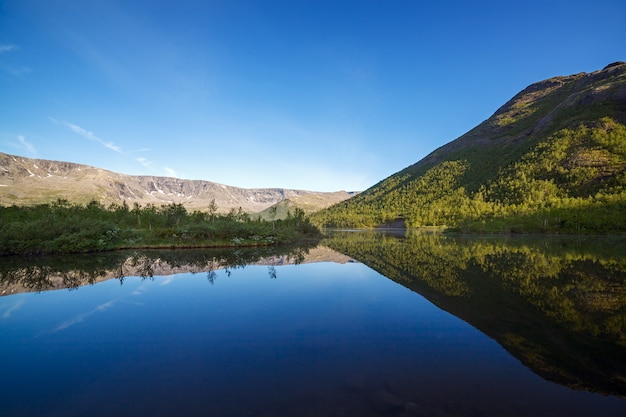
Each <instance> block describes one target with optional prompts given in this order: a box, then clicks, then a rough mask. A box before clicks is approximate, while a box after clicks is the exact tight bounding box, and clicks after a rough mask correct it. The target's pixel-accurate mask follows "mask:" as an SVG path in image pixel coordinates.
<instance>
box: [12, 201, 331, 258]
mask: <svg viewBox="0 0 626 417" xmlns="http://www.w3.org/2000/svg"><path fill="white" fill-rule="evenodd" d="M318 234H319V231H318V229H317V228H316V227H315V226H313V225H311V223H310V222H309V220H308V218H307V217H306V216H305V215H304V212H302V211H301V210H297V209H296V210H295V213H294V214H293V215H290V216H288V218H287V219H285V220H276V221H273V222H270V221H263V220H260V219H252V218H251V217H250V216H249V215H248V214H247V213H244V212H243V211H242V210H239V211H235V210H231V211H230V212H229V213H228V214H218V213H217V209H216V208H214V209H213V210H210V211H209V212H198V211H195V212H191V213H190V212H188V211H187V210H186V209H185V207H183V206H182V205H180V204H170V205H167V206H160V207H157V206H153V205H148V206H145V207H142V206H139V205H135V206H134V207H133V208H130V207H129V206H128V205H126V204H122V205H111V206H109V207H103V206H102V205H100V204H99V203H97V202H91V203H89V204H87V205H80V204H71V203H69V202H67V201H64V200H59V201H57V202H55V203H52V204H41V205H37V206H32V207H18V206H12V207H0V254H2V255H12V254H34V253H77V252H96V251H106V250H114V249H122V248H126V249H128V248H179V247H180V248H183V247H185V248H190V247H228V246H268V245H275V244H284V243H290V242H294V241H298V240H303V239H309V238H313V237H316V236H317V235H318Z"/></svg>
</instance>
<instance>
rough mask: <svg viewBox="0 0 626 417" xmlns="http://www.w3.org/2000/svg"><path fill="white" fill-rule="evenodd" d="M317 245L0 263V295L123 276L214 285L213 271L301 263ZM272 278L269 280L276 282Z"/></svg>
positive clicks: (18, 259) (5, 260)
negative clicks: (198, 276) (203, 275)
mask: <svg viewBox="0 0 626 417" xmlns="http://www.w3.org/2000/svg"><path fill="white" fill-rule="evenodd" d="M315 246H316V243H311V244H309V245H305V246H298V247H294V246H269V247H253V248H238V249H235V250H233V249H230V248H223V249H203V250H197V249H178V250H147V251H141V252H139V251H136V252H128V251H116V252H110V253H99V254H92V255H64V256H45V257H3V259H2V261H3V262H2V263H0V293H3V294H5V295H7V294H11V293H14V292H24V291H46V290H50V289H57V288H70V289H72V288H78V287H80V286H82V285H88V284H94V283H96V282H98V281H102V280H106V279H110V278H115V279H118V280H119V281H120V283H121V284H123V282H124V278H125V277H126V276H139V277H141V278H143V279H151V278H153V277H154V276H155V275H158V274H159V273H165V272H167V273H173V271H177V272H204V271H206V272H207V279H208V281H209V282H210V283H211V284H213V283H214V282H215V279H216V278H217V274H216V272H215V271H217V270H224V272H225V274H226V275H227V276H230V274H231V273H232V271H233V270H235V269H238V268H245V266H246V265H249V264H252V263H257V262H260V261H262V260H264V259H277V258H280V259H283V261H284V262H293V263H296V264H298V263H300V262H302V260H303V259H304V256H305V255H306V254H307V253H308V251H309V249H311V248H312V247H315ZM275 275H276V274H274V276H273V277H272V278H275V277H276V276H275Z"/></svg>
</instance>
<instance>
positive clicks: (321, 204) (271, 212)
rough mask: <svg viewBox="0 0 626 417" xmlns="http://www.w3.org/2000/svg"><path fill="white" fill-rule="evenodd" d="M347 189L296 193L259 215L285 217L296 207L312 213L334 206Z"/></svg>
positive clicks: (343, 198)
mask: <svg viewBox="0 0 626 417" xmlns="http://www.w3.org/2000/svg"><path fill="white" fill-rule="evenodd" d="M345 194H346V192H345V191H337V192H335V193H327V194H301V195H294V196H292V197H289V198H285V199H284V200H281V201H279V202H278V203H276V204H274V205H272V206H270V207H268V208H266V209H265V210H263V211H261V212H260V213H259V215H260V216H261V218H262V219H264V220H272V219H284V218H286V217H287V214H288V213H291V214H293V213H294V212H295V210H296V209H300V210H302V211H303V212H304V213H305V214H312V213H315V212H317V211H319V210H321V209H324V208H326V207H329V206H332V205H333V204H335V203H337V202H338V201H343V200H345V199H346V197H345ZM348 194H349V197H351V196H353V195H356V194H357V193H356V192H348Z"/></svg>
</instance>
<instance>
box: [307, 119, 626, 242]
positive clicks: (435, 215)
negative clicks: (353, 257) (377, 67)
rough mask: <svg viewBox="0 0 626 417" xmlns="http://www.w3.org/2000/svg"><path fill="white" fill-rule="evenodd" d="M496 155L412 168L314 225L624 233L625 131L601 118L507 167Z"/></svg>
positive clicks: (471, 154) (468, 155) (469, 154)
mask: <svg viewBox="0 0 626 417" xmlns="http://www.w3.org/2000/svg"><path fill="white" fill-rule="evenodd" d="M494 149H495V148H494V147H491V148H486V150H487V151H488V152H485V155H483V157H481V158H478V157H477V154H476V151H477V149H476V148H473V149H469V150H466V151H464V152H456V153H455V155H454V156H457V157H459V159H456V160H447V161H443V162H441V163H439V164H437V165H434V166H432V167H430V168H427V169H424V168H423V167H422V168H421V169H419V170H417V172H411V170H409V169H407V170H405V171H402V172H400V173H398V174H396V175H394V176H391V177H389V178H388V179H386V180H384V181H382V182H381V183H379V184H377V185H376V186H374V187H372V188H371V189H369V190H367V191H366V192H364V193H362V194H360V195H358V196H356V197H354V198H352V199H350V200H347V201H345V202H342V203H340V204H337V205H335V206H333V207H331V208H330V209H328V210H325V211H322V212H320V213H318V214H316V215H315V216H314V221H315V222H317V223H318V224H321V225H324V226H328V227H375V226H377V225H379V224H382V223H388V222H391V221H393V220H395V219H404V221H405V223H406V225H407V226H408V227H424V226H447V227H448V228H450V229H451V230H457V231H462V232H487V233H515V232H542V233H625V232H626V126H625V125H623V124H620V123H617V122H616V121H614V120H613V119H610V118H603V119H601V120H600V121H599V122H598V123H596V124H595V125H594V126H592V127H589V126H585V125H579V126H578V127H576V128H573V129H562V130H559V131H557V132H556V133H554V134H553V135H551V136H550V137H548V138H547V140H545V141H541V142H539V143H537V144H536V145H535V146H534V147H532V148H531V149H529V150H527V151H526V152H524V153H523V154H521V156H519V157H518V156H515V157H513V158H509V159H512V160H513V162H509V163H508V164H506V165H502V164H499V163H498V160H497V158H494ZM490 161H491V167H490V169H488V170H487V169H485V168H484V166H485V165H488V164H489V162H490ZM475 165H478V166H479V169H476V168H475ZM476 171H479V172H481V173H482V178H481V182H480V183H477V182H476V179H475V178H476V175H475V172H476ZM485 173H487V174H489V175H487V177H488V178H485Z"/></svg>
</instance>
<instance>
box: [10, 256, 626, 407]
mask: <svg viewBox="0 0 626 417" xmlns="http://www.w3.org/2000/svg"><path fill="white" fill-rule="evenodd" d="M270 272H271V271H270ZM274 272H275V275H276V279H273V277H272V274H270V273H268V268H267V267H255V266H248V267H246V268H245V269H236V270H234V271H232V275H231V276H230V277H229V276H227V274H226V273H225V272H224V271H217V272H216V275H215V280H214V282H213V285H211V284H210V283H209V281H208V279H207V275H206V274H181V275H174V276H169V277H155V278H154V280H143V281H142V280H141V279H139V278H131V277H129V278H126V279H125V281H124V284H123V285H121V286H120V284H119V281H116V280H111V281H107V282H103V283H100V284H97V285H94V286H88V287H82V288H80V289H79V290H77V291H52V292H46V293H40V294H34V293H33V294H21V295H16V296H11V297H4V298H0V313H1V314H2V317H3V319H4V320H2V322H1V324H2V340H1V343H0V348H1V350H2V354H3V357H4V358H11V360H10V361H7V363H6V365H3V372H2V374H1V376H0V392H3V393H4V394H3V397H4V400H3V401H2V405H1V406H0V407H3V409H0V415H14V414H18V415H19V411H18V410H22V411H23V415H46V413H47V412H48V413H49V415H55V414H58V413H60V412H61V411H62V412H63V413H65V414H63V415H77V416H78V415H118V416H119V415H233V416H244V415H257V416H270V415H271V416H276V415H361V416H368V415H372V416H374V415H400V413H401V412H404V411H407V410H412V411H413V412H414V413H418V412H421V413H422V414H426V415H428V414H434V413H443V415H472V413H474V414H475V413H479V415H504V414H506V415H528V414H532V413H538V414H537V415H540V414H543V413H542V412H546V413H553V414H557V415H566V414H567V415H586V413H589V414H594V415H595V416H600V415H616V414H615V410H616V408H615V407H618V406H619V405H620V403H619V401H618V400H615V399H611V398H603V397H600V396H594V395H592V394H587V393H576V392H574V391H572V390H570V389H568V388H564V387H560V386H558V385H556V384H552V383H548V382H545V381H543V380H541V379H540V378H539V377H537V376H535V375H534V374H532V373H531V372H529V371H528V370H527V369H526V368H525V367H523V366H522V365H521V364H520V363H519V362H518V361H517V360H515V359H513V358H512V357H510V356H509V355H508V354H507V353H506V352H505V351H504V350H503V349H502V348H501V347H500V346H499V345H498V344H497V343H496V342H494V341H492V340H490V339H489V338H487V337H485V336H484V335H482V334H481V333H480V332H478V331H477V330H475V329H474V328H473V327H471V326H469V325H468V324H466V323H465V322H463V321H461V320H459V319H457V318H455V317H454V316H452V315H450V314H448V313H446V312H443V311H441V310H439V309H438V308H436V307H434V306H433V305H432V304H430V303H429V302H428V301H426V300H425V299H424V298H423V297H421V296H420V295H418V294H416V293H414V292H412V291H410V290H407V289H406V288H404V287H403V286H401V285H399V284H397V283H394V282H392V281H390V280H387V279H386V278H384V277H382V276H381V275H379V274H378V273H376V272H374V271H373V270H371V269H369V268H368V267H366V266H364V265H362V264H355V263H349V264H345V265H339V264H332V263H319V264H307V265H299V266H283V267H276V268H275V271H274ZM33 399H36V401H33ZM611 407H613V409H611ZM3 410H4V411H3ZM512 410H515V411H514V412H513V411H512ZM611 412H613V414H611ZM341 413H343V414H341ZM445 413H447V414H445Z"/></svg>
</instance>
